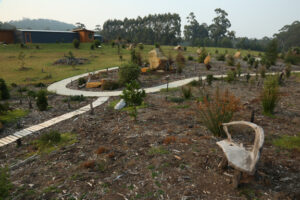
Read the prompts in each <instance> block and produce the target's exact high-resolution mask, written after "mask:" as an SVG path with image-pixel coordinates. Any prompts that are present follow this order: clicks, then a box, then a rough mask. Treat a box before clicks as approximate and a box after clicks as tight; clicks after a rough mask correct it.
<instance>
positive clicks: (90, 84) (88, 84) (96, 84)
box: [85, 82, 102, 88]
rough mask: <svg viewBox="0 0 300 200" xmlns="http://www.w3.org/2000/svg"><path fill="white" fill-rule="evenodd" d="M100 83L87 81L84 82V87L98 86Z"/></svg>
mask: <svg viewBox="0 0 300 200" xmlns="http://www.w3.org/2000/svg"><path fill="white" fill-rule="evenodd" d="M101 85H102V83H101V82H89V83H87V84H86V86H85V87H86V88H98V87H100V86H101Z"/></svg>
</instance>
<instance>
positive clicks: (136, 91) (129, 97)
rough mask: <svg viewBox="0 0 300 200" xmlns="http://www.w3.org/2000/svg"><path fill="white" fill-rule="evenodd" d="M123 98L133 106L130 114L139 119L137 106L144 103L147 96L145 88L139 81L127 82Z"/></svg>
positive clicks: (128, 104)
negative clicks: (142, 88)
mask: <svg viewBox="0 0 300 200" xmlns="http://www.w3.org/2000/svg"><path fill="white" fill-rule="evenodd" d="M120 97H121V98H122V99H124V101H125V102H126V105H127V106H129V107H133V109H132V111H131V113H130V115H131V116H132V117H133V118H134V120H136V119H137V106H140V105H142V103H143V101H144V98H145V97H146V93H145V90H141V86H140V85H139V84H138V82H137V81H132V82H131V83H127V84H126V88H125V89H124V90H123V92H122V95H120Z"/></svg>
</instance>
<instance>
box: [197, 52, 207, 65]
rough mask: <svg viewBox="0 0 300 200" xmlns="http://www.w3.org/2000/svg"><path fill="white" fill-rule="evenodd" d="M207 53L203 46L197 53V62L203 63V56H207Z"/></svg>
mask: <svg viewBox="0 0 300 200" xmlns="http://www.w3.org/2000/svg"><path fill="white" fill-rule="evenodd" d="M207 55H208V53H207V51H206V50H205V48H203V49H201V53H200V55H199V58H198V62H199V63H204V60H205V58H206V57H207Z"/></svg>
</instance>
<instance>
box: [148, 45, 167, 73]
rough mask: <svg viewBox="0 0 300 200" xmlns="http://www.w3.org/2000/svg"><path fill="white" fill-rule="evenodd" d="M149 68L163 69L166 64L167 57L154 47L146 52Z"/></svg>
mask: <svg viewBox="0 0 300 200" xmlns="http://www.w3.org/2000/svg"><path fill="white" fill-rule="evenodd" d="M148 55H149V63H150V69H164V68H165V67H166V65H167V62H168V59H167V57H165V56H164V55H163V54H162V52H161V51H160V50H159V49H158V48H156V49H154V50H152V51H150V52H149V53H148Z"/></svg>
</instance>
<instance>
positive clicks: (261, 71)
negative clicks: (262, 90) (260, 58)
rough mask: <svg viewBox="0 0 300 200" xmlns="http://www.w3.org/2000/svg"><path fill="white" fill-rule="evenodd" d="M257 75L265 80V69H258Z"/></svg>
mask: <svg viewBox="0 0 300 200" xmlns="http://www.w3.org/2000/svg"><path fill="white" fill-rule="evenodd" d="M259 73H260V76H261V77H262V78H266V68H265V67H264V66H261V67H260V68H259Z"/></svg>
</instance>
